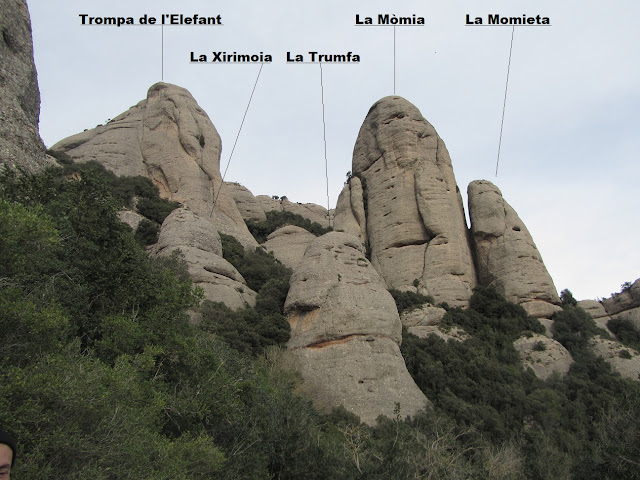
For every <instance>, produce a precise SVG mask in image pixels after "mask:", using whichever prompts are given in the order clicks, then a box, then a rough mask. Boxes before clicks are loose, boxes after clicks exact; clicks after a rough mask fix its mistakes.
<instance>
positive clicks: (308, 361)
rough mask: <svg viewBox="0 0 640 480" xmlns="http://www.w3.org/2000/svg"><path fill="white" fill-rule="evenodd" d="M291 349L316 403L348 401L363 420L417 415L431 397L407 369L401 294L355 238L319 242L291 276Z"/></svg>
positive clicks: (288, 309) (347, 405) (326, 405)
mask: <svg viewBox="0 0 640 480" xmlns="http://www.w3.org/2000/svg"><path fill="white" fill-rule="evenodd" d="M285 313H286V314H287V318H288V320H289V324H290V325H291V339H290V341H289V344H288V347H289V349H290V350H291V353H292V355H294V356H295V357H296V359H297V361H298V364H299V368H300V372H301V374H302V376H303V378H304V384H305V389H306V390H307V391H308V393H309V394H310V396H311V398H313V399H314V402H315V404H316V406H318V407H319V408H321V409H325V410H326V409H330V408H332V407H334V406H337V405H343V406H344V407H345V408H346V409H347V410H349V411H351V412H353V413H354V414H356V415H358V416H359V417H360V418H361V420H362V421H364V422H366V423H369V424H375V422H376V419H377V418H378V416H379V415H386V416H393V412H394V409H395V408H396V404H399V405H400V409H401V412H402V415H413V414H415V413H416V412H417V411H418V410H420V409H423V408H425V407H426V406H427V404H428V401H427V399H426V397H425V396H424V394H423V393H422V392H421V391H420V389H418V387H417V386H416V384H415V382H414V381H413V379H412V378H411V376H410V375H409V372H408V371H407V369H406V366H405V364H404V360H403V358H402V355H401V354H400V348H399V344H400V342H401V334H402V326H401V324H400V318H399V316H398V311H397V309H396V306H395V302H394V301H393V297H392V296H391V294H390V293H389V292H388V291H387V290H386V288H385V285H384V283H383V281H382V279H381V278H380V275H379V274H378V272H377V271H376V270H375V269H374V268H373V267H372V265H371V263H370V262H369V261H368V260H367V259H366V258H365V256H364V247H363V245H362V243H361V242H360V241H359V240H358V239H357V238H356V237H354V236H352V235H349V234H346V233H340V232H331V233H328V234H326V235H323V236H322V237H319V238H317V239H316V240H314V241H313V242H312V243H311V245H310V246H309V247H308V248H307V250H306V252H305V255H304V257H303V259H302V262H301V263H300V265H299V267H298V268H297V269H296V270H295V271H294V273H293V276H292V277H291V288H290V290H289V295H288V296H287V301H286V304H285Z"/></svg>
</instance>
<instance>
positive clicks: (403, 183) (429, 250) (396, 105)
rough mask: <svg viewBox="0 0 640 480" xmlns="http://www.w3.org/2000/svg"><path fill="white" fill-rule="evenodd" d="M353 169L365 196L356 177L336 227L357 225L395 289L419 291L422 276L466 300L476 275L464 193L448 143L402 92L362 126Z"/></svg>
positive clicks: (442, 295)
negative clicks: (461, 194)
mask: <svg viewBox="0 0 640 480" xmlns="http://www.w3.org/2000/svg"><path fill="white" fill-rule="evenodd" d="M352 172H353V175H354V176H355V177H358V178H359V179H360V182H361V187H362V197H361V198H360V197H359V196H358V189H359V187H358V185H357V182H356V183H355V184H353V183H354V179H353V178H352V179H351V183H352V184H353V185H350V186H349V188H348V192H347V188H346V187H345V191H343V193H342V197H343V198H342V201H341V208H340V209H339V210H338V211H337V212H336V222H335V228H336V229H344V230H345V231H349V232H351V233H354V234H355V233H356V232H357V230H358V229H357V228H355V226H354V221H355V222H356V223H357V224H358V225H359V227H360V228H359V229H360V231H361V232H364V234H365V237H366V238H365V242H366V243H368V245H369V247H370V250H371V262H372V263H373V265H374V267H375V268H376V269H377V270H378V271H379V272H380V274H381V275H382V277H383V278H384V280H385V281H386V283H387V285H388V286H389V287H390V288H397V289H414V290H415V288H414V286H413V285H414V282H415V281H416V280H417V283H418V290H419V291H420V292H421V293H426V294H429V295H432V296H433V297H434V298H435V300H436V301H437V302H441V301H446V302H448V303H450V304H451V305H460V306H465V305H467V304H468V300H469V298H470V296H471V290H472V289H473V287H474V286H475V280H476V279H475V272H474V265H473V260H472V256H471V249H470V246H469V242H468V231H467V226H466V222H465V216H464V210H463V206H462V198H461V196H460V191H459V189H458V186H457V185H456V181H455V176H454V174H453V168H452V166H451V160H450V158H449V154H448V152H447V148H446V147H445V144H444V142H443V141H442V139H441V138H440V137H439V136H438V134H437V133H436V131H435V129H434V128H433V127H432V126H431V124H430V123H429V122H427V121H426V120H425V119H424V118H423V117H422V115H421V114H420V112H419V111H418V109H417V108H416V107H414V106H413V105H412V104H411V103H409V102H407V101H406V100H405V99H403V98H401V97H397V96H392V97H386V98H383V99H382V100H380V101H378V102H376V103H375V104H374V105H373V107H371V110H369V113H368V115H367V117H366V118H365V120H364V123H363V124H362V127H361V128H360V133H359V134H358V139H357V140H356V145H355V148H354V151H353V165H352ZM344 197H348V198H349V202H347V200H346V199H345V198H344ZM348 204H350V209H349V205H348ZM349 210H350V211H349ZM362 210H364V212H365V214H366V224H364V225H363V222H362V220H359V219H358V217H359V216H362Z"/></svg>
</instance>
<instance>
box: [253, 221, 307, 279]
mask: <svg viewBox="0 0 640 480" xmlns="http://www.w3.org/2000/svg"><path fill="white" fill-rule="evenodd" d="M315 239H316V236H315V235H313V234H312V233H309V232H308V231H306V230H305V229H304V228H301V227H296V226H295V225H286V226H284V227H280V228H279V229H277V230H276V231H275V232H273V233H272V234H270V235H269V236H268V237H267V241H266V242H265V243H264V244H263V246H264V248H266V249H267V252H272V253H273V256H274V257H276V258H277V259H278V260H280V262H282V263H283V264H284V265H285V266H287V267H289V268H291V269H292V270H293V269H295V268H296V267H297V266H298V265H299V264H300V262H301V261H302V258H303V257H304V252H305V251H306V250H307V247H308V246H309V244H310V243H311V242H313V241H314V240H315Z"/></svg>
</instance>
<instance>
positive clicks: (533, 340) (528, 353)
mask: <svg viewBox="0 0 640 480" xmlns="http://www.w3.org/2000/svg"><path fill="white" fill-rule="evenodd" d="M513 346H514V347H515V349H516V350H517V351H518V353H519V354H520V359H521V360H522V366H523V367H524V368H525V369H526V368H531V370H533V372H534V373H535V374H536V377H538V378H539V379H541V380H547V379H548V378H549V377H551V375H553V373H554V372H558V373H559V374H560V375H563V376H564V375H566V374H567V373H568V372H569V369H570V368H571V365H573V358H572V357H571V354H570V353H569V351H568V350H567V349H566V348H564V346H562V344H561V343H559V342H557V341H555V340H553V339H551V338H548V337H545V336H543V335H538V334H536V333H534V334H533V335H532V336H530V337H520V338H519V339H517V340H516V341H515V342H514V343H513Z"/></svg>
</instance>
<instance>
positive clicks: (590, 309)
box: [578, 300, 613, 335]
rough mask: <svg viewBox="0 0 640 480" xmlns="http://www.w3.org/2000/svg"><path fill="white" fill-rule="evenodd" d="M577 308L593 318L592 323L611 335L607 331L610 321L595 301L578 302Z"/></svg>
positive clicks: (600, 305)
mask: <svg viewBox="0 0 640 480" xmlns="http://www.w3.org/2000/svg"><path fill="white" fill-rule="evenodd" d="M578 307H580V308H582V309H583V310H584V311H585V312H587V313H588V314H589V315H591V316H592V317H593V320H594V322H596V324H597V325H598V326H599V327H600V328H603V329H605V330H606V331H608V332H609V333H610V334H611V335H613V332H611V331H610V330H609V327H608V326H607V323H608V322H609V320H611V317H610V316H609V315H607V312H606V310H605V309H604V307H603V306H602V304H601V303H600V302H598V301H596V300H580V301H579V302H578Z"/></svg>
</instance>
